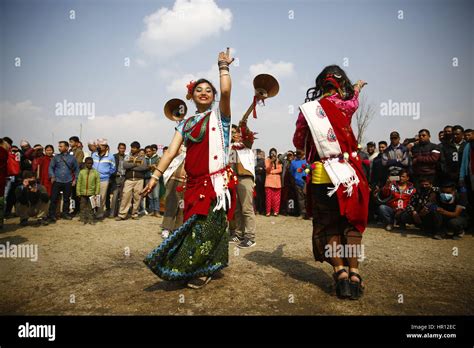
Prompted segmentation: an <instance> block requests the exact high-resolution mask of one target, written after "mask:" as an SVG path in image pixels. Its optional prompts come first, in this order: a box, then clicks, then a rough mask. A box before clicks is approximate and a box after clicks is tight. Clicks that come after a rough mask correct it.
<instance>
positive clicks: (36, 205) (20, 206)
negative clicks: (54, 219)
mask: <svg viewBox="0 0 474 348" xmlns="http://www.w3.org/2000/svg"><path fill="white" fill-rule="evenodd" d="M15 196H16V206H15V209H16V213H17V215H18V216H19V217H20V225H21V226H27V225H28V219H29V218H36V225H48V220H47V217H48V209H49V196H48V192H47V190H46V188H45V187H44V186H43V185H40V184H39V183H38V182H37V181H36V178H35V175H34V174H33V172H31V171H25V172H23V182H22V185H20V186H18V187H17V188H16V190H15Z"/></svg>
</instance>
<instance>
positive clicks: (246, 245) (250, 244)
mask: <svg viewBox="0 0 474 348" xmlns="http://www.w3.org/2000/svg"><path fill="white" fill-rule="evenodd" d="M256 244H257V243H255V242H254V241H253V240H250V239H244V240H243V241H241V242H240V243H239V245H237V247H239V248H241V249H246V248H251V247H253V246H255V245H256Z"/></svg>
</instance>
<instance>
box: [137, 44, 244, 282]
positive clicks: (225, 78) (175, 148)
mask: <svg viewBox="0 0 474 348" xmlns="http://www.w3.org/2000/svg"><path fill="white" fill-rule="evenodd" d="M233 60H234V59H233V58H231V57H230V54H229V48H227V52H225V53H224V52H221V53H220V54H219V58H218V65H219V73H220V89H221V96H220V102H219V106H218V107H217V108H213V105H214V101H215V99H216V94H217V91H216V89H215V88H214V86H213V85H212V84H211V82H209V81H208V80H205V79H200V80H198V81H196V82H192V83H190V84H189V85H188V95H187V99H191V98H192V99H193V101H194V103H195V104H196V108H197V114H196V115H194V116H192V117H189V118H187V119H185V120H183V121H181V122H180V123H179V125H178V127H176V132H175V135H174V137H173V140H172V141H171V144H170V146H169V147H168V151H166V152H165V154H164V155H163V157H162V158H161V160H160V163H159V164H158V165H157V168H156V170H155V171H154V172H153V175H152V178H151V179H150V181H149V183H148V185H147V186H146V187H145V189H144V190H143V192H142V194H143V195H147V194H148V193H149V192H151V191H152V190H153V187H154V186H155V185H156V183H157V181H158V180H159V178H160V177H161V176H162V175H163V173H164V172H165V170H166V169H167V168H168V166H169V165H170V163H171V161H172V160H173V158H174V157H175V156H176V155H177V154H178V152H179V148H180V146H181V144H182V143H183V142H185V145H186V149H187V151H186V162H185V170H186V174H187V181H186V189H185V192H184V223H183V225H181V226H180V227H179V228H178V229H176V230H174V231H173V232H172V233H171V234H170V236H169V237H168V238H166V239H165V240H164V241H163V242H162V243H161V244H160V245H159V246H158V247H157V248H155V249H154V250H153V251H152V252H151V253H150V254H149V255H148V256H147V257H146V258H145V260H144V262H145V264H146V265H147V266H148V267H149V268H150V269H151V271H152V272H153V273H155V274H156V275H157V276H159V277H160V278H162V279H165V280H186V281H188V286H189V287H191V288H200V287H202V286H204V285H206V284H207V283H208V282H209V281H210V280H211V276H212V275H213V274H214V273H216V272H218V271H219V270H221V269H222V268H224V267H226V266H227V263H228V258H229V255H228V248H229V246H228V243H229V235H228V233H227V231H226V230H227V220H228V219H230V218H232V214H233V210H234V207H235V190H234V187H235V184H236V180H237V177H236V176H235V175H234V174H233V172H232V169H231V168H230V167H229V165H228V154H229V143H230V139H229V138H230V136H229V133H230V121H231V119H230V114H231V112H230V111H231V110H230V91H231V80H230V74H229V65H230V64H231V63H232V62H233Z"/></svg>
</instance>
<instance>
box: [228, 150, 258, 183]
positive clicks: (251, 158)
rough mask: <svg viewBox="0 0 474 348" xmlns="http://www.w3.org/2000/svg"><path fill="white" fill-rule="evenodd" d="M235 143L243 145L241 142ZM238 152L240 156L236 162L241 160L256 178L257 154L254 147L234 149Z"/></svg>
mask: <svg viewBox="0 0 474 348" xmlns="http://www.w3.org/2000/svg"><path fill="white" fill-rule="evenodd" d="M234 145H241V143H234ZM232 151H235V152H236V153H237V156H238V158H237V157H236V158H235V163H237V162H238V161H240V163H241V164H242V166H243V167H244V169H245V170H248V171H249V172H250V173H252V175H253V177H254V179H255V155H254V153H253V151H252V149H249V148H243V149H233V150H232Z"/></svg>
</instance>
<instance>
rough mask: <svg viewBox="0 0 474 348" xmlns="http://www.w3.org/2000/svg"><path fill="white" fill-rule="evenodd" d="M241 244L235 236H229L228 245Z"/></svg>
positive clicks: (240, 240)
mask: <svg viewBox="0 0 474 348" xmlns="http://www.w3.org/2000/svg"><path fill="white" fill-rule="evenodd" d="M241 242H242V239H240V238H239V237H237V235H236V234H231V235H230V237H229V243H234V244H240V243H241Z"/></svg>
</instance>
